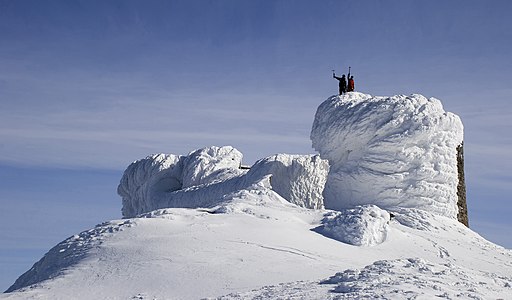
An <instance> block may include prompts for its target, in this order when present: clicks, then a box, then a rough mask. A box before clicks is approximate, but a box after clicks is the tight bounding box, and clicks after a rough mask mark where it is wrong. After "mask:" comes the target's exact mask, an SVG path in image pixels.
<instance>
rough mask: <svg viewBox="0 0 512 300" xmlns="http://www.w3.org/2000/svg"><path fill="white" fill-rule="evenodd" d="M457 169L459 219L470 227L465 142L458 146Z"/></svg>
mask: <svg viewBox="0 0 512 300" xmlns="http://www.w3.org/2000/svg"><path fill="white" fill-rule="evenodd" d="M457 170H458V174H459V183H458V185H457V198H458V200H457V207H458V209H459V212H458V214H457V220H459V222H461V223H462V224H464V225H466V226H467V227H469V220H468V205H467V202H466V182H465V180H464V142H462V143H461V144H460V145H459V146H458V147H457Z"/></svg>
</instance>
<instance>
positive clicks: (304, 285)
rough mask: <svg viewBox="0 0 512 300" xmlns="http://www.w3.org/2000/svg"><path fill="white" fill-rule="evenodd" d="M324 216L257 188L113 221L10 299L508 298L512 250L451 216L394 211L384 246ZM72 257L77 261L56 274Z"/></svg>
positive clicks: (54, 258)
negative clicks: (213, 204)
mask: <svg viewBox="0 0 512 300" xmlns="http://www.w3.org/2000/svg"><path fill="white" fill-rule="evenodd" d="M325 213H328V212H325V211H322V210H307V209H304V208H299V207H296V206H293V205H290V204H287V203H286V202H284V200H283V199H281V198H280V197H279V196H277V195H276V194H275V193H273V192H271V191H269V190H268V189H265V188H259V189H254V190H252V191H243V192H240V193H238V194H236V195H233V198H232V200H231V201H230V202H229V204H225V205H222V206H219V207H217V208H213V209H210V210H208V211H205V210H203V209H178V208H172V209H164V210H158V211H154V212H151V213H149V214H147V215H144V216H142V217H140V218H135V219H129V220H121V221H112V222H109V223H106V224H103V225H100V226H99V227H97V228H95V229H93V230H90V231H86V232H84V233H82V234H80V235H78V236H74V237H71V238H70V239H68V240H66V241H64V242H63V243H61V244H59V245H57V246H56V247H55V248H53V249H52V250H50V253H49V254H47V255H46V259H47V261H46V262H44V264H45V265H39V266H38V265H36V266H35V268H40V269H39V270H35V273H38V272H40V273H41V274H44V273H46V272H54V274H53V275H52V276H53V279H50V280H46V281H42V282H39V283H37V284H36V285H35V286H32V287H29V288H25V289H21V290H19V291H16V292H15V293H11V294H3V295H2V298H5V299H71V298H72V299H107V298H111V299H130V298H132V297H135V299H136V298H137V297H139V298H140V299H199V298H202V297H219V296H222V295H224V296H226V295H230V294H231V295H230V296H229V297H228V296H226V298H227V299H230V298H235V299H236V298H238V299H248V298H252V297H254V298H256V297H260V296H263V297H264V298H268V299H275V298H278V296H280V297H284V298H288V295H294V294H295V295H297V297H299V298H302V299H328V298H332V297H336V296H338V297H339V296H342V297H345V296H349V295H351V296H354V295H388V296H389V295H398V296H403V295H413V294H419V295H433V293H435V294H436V295H442V294H446V295H450V296H452V297H454V296H455V295H456V294H462V295H465V297H463V298H469V296H470V295H473V296H481V297H482V299H487V298H493V299H494V298H500V297H501V298H504V299H506V298H507V297H506V295H512V287H511V285H512V253H511V251H510V250H507V249H504V248H501V247H499V246H496V245H493V244H491V243H490V242H487V241H486V240H484V239H483V238H481V237H480V236H478V235H477V234H475V233H474V232H472V231H471V230H469V229H467V228H466V227H465V226H464V225H462V224H460V223H459V222H457V221H455V220H452V219H449V218H446V217H441V216H435V215H431V214H428V213H426V212H421V211H417V212H416V213H417V214H418V216H417V217H419V218H420V219H418V220H417V219H415V218H411V217H410V215H412V214H407V216H405V215H406V214H404V216H400V215H397V216H396V218H393V219H392V220H391V222H390V224H389V230H388V234H387V238H386V241H385V242H383V243H381V244H379V245H376V246H366V247H364V246H363V247H358V246H353V245H350V244H347V243H343V242H340V241H337V240H334V239H332V238H328V237H326V236H324V235H322V234H319V233H317V232H316V231H315V230H314V229H315V228H318V227H319V226H321V225H322V224H321V222H322V219H323V217H324V214H325ZM400 222H403V224H407V225H408V226H405V225H403V224H402V223H400ZM414 227H416V228H419V229H416V228H414ZM77 253H78V254H79V255H78V256H76V257H70V255H74V254H77ZM65 257H68V260H70V261H69V263H66V264H65V265H64V266H59V265H58V264H59V262H61V261H62V258H65ZM73 260H74V261H73ZM55 265H57V266H58V268H56V269H55V270H52V269H51V266H55ZM367 266H369V267H367ZM49 267H50V270H48V269H46V268H49ZM347 269H348V270H347ZM438 273H439V274H438ZM354 279H357V281H354ZM433 279H435V281H433ZM326 280H328V283H325V282H324V281H326ZM263 286H271V287H265V288H262V287H263ZM252 290H255V291H252ZM332 290H336V291H337V292H339V293H335V294H333V293H331V291H332ZM251 291H252V292H251ZM398 296H397V297H392V298H400V297H398ZM477 299H478V298H477Z"/></svg>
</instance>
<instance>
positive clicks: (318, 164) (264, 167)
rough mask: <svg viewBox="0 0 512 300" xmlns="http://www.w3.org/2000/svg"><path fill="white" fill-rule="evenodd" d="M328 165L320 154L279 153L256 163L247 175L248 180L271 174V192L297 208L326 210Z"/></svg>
mask: <svg viewBox="0 0 512 300" xmlns="http://www.w3.org/2000/svg"><path fill="white" fill-rule="evenodd" d="M328 172H329V164H328V162H327V160H324V159H321V158H320V156H318V155H313V156H310V155H288V154H277V155H273V156H270V157H267V158H264V159H261V160H259V161H257V162H256V163H255V164H254V166H252V167H251V170H250V171H249V172H248V173H247V176H248V177H249V178H253V179H256V178H261V177H262V176H264V175H266V174H272V179H271V184H272V189H273V190H274V191H276V192H277V193H278V194H279V195H281V197H283V198H285V199H287V200H288V201H289V202H291V203H294V204H296V205H298V206H302V207H307V208H314V209H320V208H323V207H324V203H323V196H322V193H323V190H324V186H325V181H326V180H327V174H328Z"/></svg>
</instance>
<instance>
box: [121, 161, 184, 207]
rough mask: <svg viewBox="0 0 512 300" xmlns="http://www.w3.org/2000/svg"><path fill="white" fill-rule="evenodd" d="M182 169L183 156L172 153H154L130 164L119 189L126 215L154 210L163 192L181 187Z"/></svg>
mask: <svg viewBox="0 0 512 300" xmlns="http://www.w3.org/2000/svg"><path fill="white" fill-rule="evenodd" d="M182 169H183V162H182V159H181V157H180V156H177V155H172V154H157V155H151V156H148V157H146V158H144V159H141V160H138V161H136V162H134V163H132V164H131V165H130V166H128V168H127V169H126V171H125V172H124V175H123V177H122V178H121V182H120V183H119V186H118V188H117V193H118V194H119V195H120V196H121V197H122V199H123V206H122V213H123V216H124V217H132V216H135V215H137V214H139V213H142V212H146V211H150V210H153V209H154V208H156V207H158V205H159V199H160V196H161V195H162V194H164V193H168V192H172V191H176V190H180V189H181V188H182V186H183V183H182V176H181V173H182Z"/></svg>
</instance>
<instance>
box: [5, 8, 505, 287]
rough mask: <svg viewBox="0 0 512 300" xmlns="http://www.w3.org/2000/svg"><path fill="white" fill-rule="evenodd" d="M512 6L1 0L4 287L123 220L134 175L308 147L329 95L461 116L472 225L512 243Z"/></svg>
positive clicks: (308, 149) (308, 150)
mask: <svg viewBox="0 0 512 300" xmlns="http://www.w3.org/2000/svg"><path fill="white" fill-rule="evenodd" d="M511 9H512V2H511V1H506V0H504V1H492V2H486V1H410V0H404V1H398V0H396V1H395V0H391V1H377V0H375V1H235V0H233V1H223V0H219V1H91V0H87V1H73V0H70V1H35V0H34V1H25V0H18V1H14V0H0V178H1V179H2V182H1V183H0V188H1V189H0V203H1V205H2V207H3V209H2V211H0V254H1V256H0V264H1V266H0V268H1V269H2V270H8V271H5V272H2V274H1V275H0V288H3V289H6V288H7V287H8V286H9V285H10V284H11V283H12V282H13V281H14V280H15V279H16V278H17V277H18V276H19V275H20V274H21V273H23V272H24V271H26V270H28V269H29V268H30V266H31V265H32V264H33V263H34V262H35V261H36V260H38V259H39V258H40V257H41V256H42V255H43V254H44V252H46V251H47V250H48V249H49V248H50V247H52V246H53V245H55V244H56V243H57V242H59V241H61V240H63V239H64V238H66V237H67V236H69V235H72V234H74V233H77V232H79V231H82V230H85V229H88V228H90V227H92V226H94V225H95V224H96V223H100V222H102V221H105V220H107V219H111V218H119V217H120V207H121V202H120V198H118V196H117V195H116V194H115V190H116V186H117V183H118V182H119V179H120V177H121V175H122V171H123V170H124V168H125V167H126V166H127V165H128V164H129V163H130V162H132V161H134V160H136V159H139V158H143V157H145V156H146V155H149V154H152V153H161V152H164V153H175V154H187V153H188V152H190V151H192V150H194V149H196V148H200V147H204V146H209V145H219V146H220V145H232V146H234V147H236V148H238V149H239V150H240V151H242V153H244V155H245V156H244V157H245V158H244V160H245V162H246V163H247V164H251V163H253V162H254V161H255V160H257V159H259V158H262V157H265V156H268V155H271V154H274V153H280V152H284V153H299V154H302V153H314V151H313V149H312V148H311V142H310V140H309V132H310V129H311V124H312V122H313V117H314V113H315V111H316V108H317V106H318V105H319V104H320V103H321V102H322V101H323V100H325V99H326V98H328V97H329V96H331V95H333V94H335V93H336V92H337V81H335V80H333V79H332V78H331V69H336V70H337V71H338V72H339V73H341V72H345V71H346V69H347V67H348V66H349V65H350V66H351V67H352V71H353V75H354V78H355V80H356V90H358V91H362V92H366V93H370V94H374V95H394V94H411V93H421V94H424V95H425V96H427V97H436V98H439V99H441V100H442V101H443V104H444V107H445V109H446V110H448V111H451V112H454V113H456V114H458V115H459V116H461V118H462V121H463V123H464V126H465V154H466V181H467V185H468V186H467V190H468V205H469V217H470V225H471V227H472V228H473V229H474V230H476V231H477V232H479V233H480V234H482V235H483V236H485V237H486V238H488V239H491V240H493V241H495V242H497V243H499V244H501V245H504V246H506V247H508V248H511V247H512V238H511V237H510V235H509V232H508V230H509V229H510V228H511V226H512V221H511V220H510V217H509V216H510V215H511V214H512V204H511V201H509V199H510V195H511V194H512V187H511V181H512V180H511V179H512V176H511V175H510V170H511V169H512V159H511V153H512V135H510V132H511V131H512V121H511V120H510V116H512V104H511V101H510V97H511V96H512V87H511V86H510V82H512V59H511V58H510V53H512V20H511V18H510V16H509V14H510V11H512V10H511Z"/></svg>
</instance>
